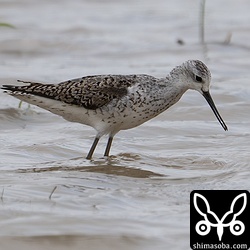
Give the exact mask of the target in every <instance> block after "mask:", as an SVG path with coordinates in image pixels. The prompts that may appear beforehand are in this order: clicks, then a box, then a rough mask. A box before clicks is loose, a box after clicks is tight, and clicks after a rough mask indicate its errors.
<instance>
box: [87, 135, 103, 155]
mask: <svg viewBox="0 0 250 250" xmlns="http://www.w3.org/2000/svg"><path fill="white" fill-rule="evenodd" d="M99 139H100V138H99V137H96V138H95V140H94V142H93V144H92V146H91V148H90V150H89V153H88V155H87V157H86V159H87V160H90V159H91V158H92V155H93V153H94V151H95V148H96V145H97V143H98V141H99Z"/></svg>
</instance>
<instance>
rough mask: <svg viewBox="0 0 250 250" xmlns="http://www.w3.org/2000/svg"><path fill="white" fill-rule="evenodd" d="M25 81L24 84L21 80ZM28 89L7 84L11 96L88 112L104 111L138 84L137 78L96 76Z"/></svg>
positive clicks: (31, 83) (32, 84)
mask: <svg viewBox="0 0 250 250" xmlns="http://www.w3.org/2000/svg"><path fill="white" fill-rule="evenodd" d="M20 82H24V81H20ZM24 83H29V85H25V86H12V85H3V87H2V88H3V89H5V90H8V91H9V94H11V95H13V96H15V94H30V95H36V96H42V97H45V98H50V99H55V100H58V101H62V102H65V103H68V104H73V105H78V106H82V107H85V108H87V109H97V108H100V107H102V106H104V105H106V104H108V103H109V102H111V101H112V100H113V99H116V98H121V97H122V96H124V95H126V94H127V91H128V90H127V88H128V87H130V86H133V85H134V84H135V83H136V75H99V76H98V75H96V76H86V77H82V78H77V79H73V80H69V81H66V82H61V83H59V84H42V83H35V82H24Z"/></svg>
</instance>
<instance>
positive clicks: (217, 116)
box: [203, 91, 227, 131]
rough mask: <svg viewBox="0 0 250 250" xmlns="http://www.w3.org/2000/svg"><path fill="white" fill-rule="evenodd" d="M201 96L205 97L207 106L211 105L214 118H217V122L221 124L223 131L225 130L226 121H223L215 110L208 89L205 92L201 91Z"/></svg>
mask: <svg viewBox="0 0 250 250" xmlns="http://www.w3.org/2000/svg"><path fill="white" fill-rule="evenodd" d="M203 96H204V97H205V99H206V100H207V102H208V104H209V106H210V107H211V109H212V110H213V112H214V114H215V116H216V118H217V119H218V121H219V123H220V124H221V126H222V127H223V128H224V130H225V131H227V125H226V123H225V122H224V121H223V119H222V118H221V116H220V114H219V111H218V110H217V108H216V106H215V104H214V101H213V99H212V97H211V95H210V93H209V91H207V92H203Z"/></svg>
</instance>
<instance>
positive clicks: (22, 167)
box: [0, 0, 250, 250]
mask: <svg viewBox="0 0 250 250" xmlns="http://www.w3.org/2000/svg"><path fill="white" fill-rule="evenodd" d="M206 7H207V8H206V10H207V13H206V37H205V39H206V41H207V43H206V45H200V43H199V39H198V11H199V1H191V0H190V1H172V2H169V1H163V0H157V1H150V0H147V1H139V0H138V1H112V0H107V1H80V0H78V1H74V2H71V1H54V2H53V3H51V1H31V0H30V1H28V0H23V1H2V2H1V3H0V21H1V22H9V23H12V24H13V25H14V26H16V28H15V29H8V28H4V27H2V28H0V32H1V36H0V55H1V59H0V72H1V74H0V80H1V81H0V84H10V83H15V81H16V79H23V80H35V81H39V82H60V81H63V80H67V79H70V78H76V77H80V76H84V75H90V74H105V73H116V74H119V73H121V74H130V73H146V74H151V75H154V76H159V77H162V76H165V75H166V74H167V73H168V72H169V71H170V70H171V68H173V67H174V66H176V65H178V64H180V63H182V62H183V61H185V60H187V59H200V60H202V61H204V62H205V63H206V64H207V65H208V66H209V68H210V69H211V72H212V77H213V82H212V89H211V94H212V96H213V98H214V101H215V103H216V104H217V107H218V109H219V111H220V113H221V115H222V117H223V118H224V120H225V122H226V123H227V125H228V127H229V131H227V132H224V131H223V129H222V128H221V127H220V124H219V123H218V122H217V121H216V119H215V117H214V115H213V114H212V112H211V110H210V108H209V107H208V105H207V104H206V102H205V100H204V99H203V97H202V96H200V95H199V93H196V92H193V91H189V92H187V93H186V94H185V95H184V96H183V98H182V99H181V101H180V102H179V103H178V104H176V105H175V106H174V107H172V108H171V109H169V110H168V111H167V112H165V113H163V114H161V115H160V116H158V117H157V118H155V119H153V120H152V121H149V122H147V123H145V124H143V125H142V126H140V127H138V128H135V129H131V130H128V131H123V132H120V133H119V134H118V135H117V136H116V137H115V140H114V144H113V147H112V148H111V155H112V156H111V157H109V158H104V157H103V156H102V154H103V152H104V148H105V146H106V140H107V138H103V139H102V140H101V141H100V143H99V145H98V147H97V150H96V152H95V155H94V159H93V160H92V161H88V160H85V158H84V157H85V156H86V154H87V152H88V150H89V148H90V146H91V144H92V141H93V138H94V136H95V131H94V130H92V129H91V128H89V127H87V126H83V125H81V124H74V123H70V122H67V121H65V120H63V119H62V118H60V117H58V116H55V115H53V114H51V113H49V112H47V111H44V110H41V109H39V108H37V107H34V106H31V107H29V106H28V105H27V104H26V103H23V104H22V106H21V108H18V104H19V101H18V100H16V99H14V98H13V97H10V96H8V95H6V94H4V93H3V92H2V91H1V92H0V121H1V123H0V130H1V134H0V155H1V160H0V197H1V200H0V237H1V241H0V248H1V249H16V248H17V246H18V248H19V249H34V248H36V249H40V248H41V249H44V246H46V247H47V249H49V248H50V247H51V248H53V249H68V248H69V247H71V248H72V249H83V247H85V248H86V249H99V248H102V249H152V248H154V249H166V247H167V248H169V249H178V250H179V249H188V248H189V195H190V192H191V191H192V190H194V189H247V190H250V184H249V177H250V165H249V161H250V154H249V152H250V144H249V141H250V129H249V127H250V126H249V125H250V116H249V113H250V112H249V111H250V101H249V95H250V87H249V78H250V71H249V66H250V45H249V43H248V41H249V39H250V28H249V23H250V16H249V13H248V10H249V7H250V3H249V2H247V1H243V0H240V1H237V2H236V1H232V0H230V1H228V0H227V1H226V0H223V1H219V2H218V1H217V2H214V3H213V2H211V1H209V3H208V1H207V6H206ZM187 10H188V11H187ZM230 34H231V35H232V37H231V40H230V42H229V44H225V42H224V41H225V39H226V38H227V37H229V36H230ZM178 39H181V40H182V41H183V42H184V45H180V44H178V43H177V40H178Z"/></svg>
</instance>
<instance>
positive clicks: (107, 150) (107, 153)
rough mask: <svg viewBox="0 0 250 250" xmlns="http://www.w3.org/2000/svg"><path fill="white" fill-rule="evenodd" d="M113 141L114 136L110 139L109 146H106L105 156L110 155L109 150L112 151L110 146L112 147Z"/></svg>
mask: <svg viewBox="0 0 250 250" xmlns="http://www.w3.org/2000/svg"><path fill="white" fill-rule="evenodd" d="M112 141H113V137H112V136H110V137H109V139H108V143H107V146H106V149H105V153H104V156H109V151H110V148H111V144H112Z"/></svg>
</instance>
